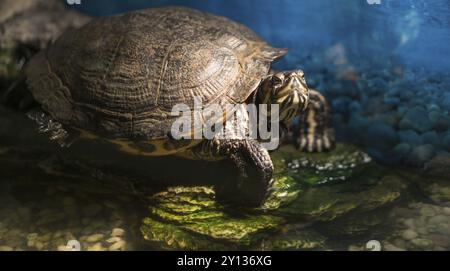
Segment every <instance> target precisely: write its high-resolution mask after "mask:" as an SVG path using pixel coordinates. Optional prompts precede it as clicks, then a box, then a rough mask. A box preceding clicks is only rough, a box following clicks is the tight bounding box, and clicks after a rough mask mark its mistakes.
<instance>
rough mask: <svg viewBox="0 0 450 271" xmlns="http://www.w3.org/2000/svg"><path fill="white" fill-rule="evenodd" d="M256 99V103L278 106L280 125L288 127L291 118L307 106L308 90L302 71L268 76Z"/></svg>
mask: <svg viewBox="0 0 450 271" xmlns="http://www.w3.org/2000/svg"><path fill="white" fill-rule="evenodd" d="M258 97H259V98H258V101H257V102H258V103H264V104H278V105H279V120H280V124H282V126H289V123H290V121H291V120H292V118H293V117H295V116H296V115H297V113H298V112H302V111H304V110H305V109H306V107H307V106H308V102H309V89H308V86H307V85H306V81H305V75H304V73H303V71H302V70H294V71H288V72H277V73H273V74H270V75H269V76H268V77H267V78H266V79H264V80H263V82H262V85H261V89H260V91H259V93H258Z"/></svg>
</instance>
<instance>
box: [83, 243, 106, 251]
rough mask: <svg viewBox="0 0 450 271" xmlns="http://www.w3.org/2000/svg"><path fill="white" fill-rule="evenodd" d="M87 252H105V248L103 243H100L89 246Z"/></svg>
mask: <svg viewBox="0 0 450 271" xmlns="http://www.w3.org/2000/svg"><path fill="white" fill-rule="evenodd" d="M87 250H88V251H102V250H105V249H104V248H103V246H102V243H100V242H99V243H95V244H93V245H92V246H89V247H88V248H87Z"/></svg>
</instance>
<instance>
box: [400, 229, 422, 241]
mask: <svg viewBox="0 0 450 271" xmlns="http://www.w3.org/2000/svg"><path fill="white" fill-rule="evenodd" d="M417 236H419V235H418V234H417V232H415V231H413V230H405V231H403V232H402V237H403V239H405V240H412V239H414V238H417Z"/></svg>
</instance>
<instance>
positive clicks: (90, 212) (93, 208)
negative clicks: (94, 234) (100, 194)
mask: <svg viewBox="0 0 450 271" xmlns="http://www.w3.org/2000/svg"><path fill="white" fill-rule="evenodd" d="M101 210H102V206H101V205H99V204H95V203H93V204H89V205H87V206H85V207H84V208H83V213H84V214H85V215H87V216H94V215H96V214H98V213H99V212H100V211H101Z"/></svg>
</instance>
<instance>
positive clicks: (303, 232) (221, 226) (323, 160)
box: [141, 145, 407, 250]
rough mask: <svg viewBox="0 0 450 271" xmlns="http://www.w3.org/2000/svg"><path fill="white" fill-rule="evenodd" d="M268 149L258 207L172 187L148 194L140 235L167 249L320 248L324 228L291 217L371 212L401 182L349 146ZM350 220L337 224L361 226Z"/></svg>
mask: <svg viewBox="0 0 450 271" xmlns="http://www.w3.org/2000/svg"><path fill="white" fill-rule="evenodd" d="M272 157H273V160H274V163H275V166H276V168H277V169H276V173H275V175H274V180H275V181H274V184H273V187H272V193H271V195H270V197H269V198H268V199H267V201H266V202H265V204H264V205H263V206H262V207H261V208H258V209H233V210H229V209H226V208H225V207H223V206H221V205H220V204H218V203H216V201H215V199H214V191H213V189H212V188H210V187H203V186H197V187H182V186H180V187H171V188H168V189H167V190H166V191H163V192H160V193H157V194H155V195H153V196H151V198H150V200H151V203H150V207H149V215H148V217H147V218H145V219H144V221H143V225H142V226H141V232H142V233H143V235H144V237H145V239H146V240H149V241H152V242H156V243H158V244H159V245H160V246H162V247H164V248H170V249H192V250H198V249H200V250H203V249H212V248H216V249H257V250H261V249H270V250H289V249H296V250H298V249H307V250H311V249H320V248H322V247H324V243H325V242H326V239H327V238H326V237H325V236H323V235H321V234H320V233H318V232H316V231H313V230H312V229H310V228H307V227H306V228H302V229H296V228H295V227H294V229H292V227H293V225H297V224H299V223H300V224H302V223H303V224H311V223H317V222H320V223H324V222H330V221H334V220H336V219H338V218H343V217H345V216H354V215H356V214H360V213H366V212H372V211H374V210H377V209H379V208H381V207H384V206H388V205H390V204H391V203H393V202H394V201H396V200H397V199H399V198H400V196H401V195H402V193H403V192H404V191H405V190H406V188H407V185H406V184H405V182H404V181H403V179H402V178H400V177H398V176H397V175H395V174H388V172H387V171H386V170H385V169H384V168H382V167H380V166H378V165H376V164H375V163H374V162H372V161H371V160H370V158H369V157H368V156H367V155H365V154H364V153H362V152H360V151H359V150H358V149H357V148H355V147H353V146H347V145H338V147H337V148H336V149H335V150H334V151H332V152H328V153H321V154H305V153H299V152H297V151H295V149H293V148H290V147H284V148H282V149H281V150H279V151H277V152H275V153H273V154H272ZM295 161H297V162H295ZM293 164H295V166H292V165H293ZM363 224H364V223H363ZM366 224H367V223H366ZM370 224H371V223H368V225H369V226H370ZM164 225H166V226H164ZM353 226H354V227H353ZM353 226H352V225H345V227H344V226H343V227H344V228H346V229H347V231H348V232H351V231H354V232H357V231H359V229H358V227H359V226H358V225H356V224H354V225H353ZM363 226H365V225H363ZM352 227H353V229H352ZM286 229H289V230H286Z"/></svg>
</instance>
